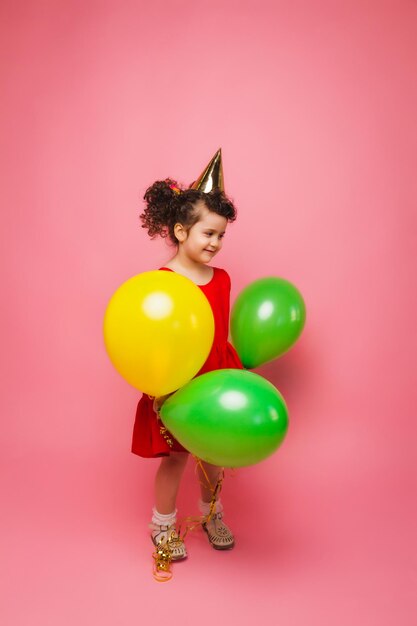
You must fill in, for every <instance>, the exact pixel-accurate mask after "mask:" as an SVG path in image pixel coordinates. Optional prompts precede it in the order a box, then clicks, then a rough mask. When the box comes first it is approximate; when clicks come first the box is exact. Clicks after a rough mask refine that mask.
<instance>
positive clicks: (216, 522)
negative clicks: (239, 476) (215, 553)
mask: <svg viewBox="0 0 417 626" xmlns="http://www.w3.org/2000/svg"><path fill="white" fill-rule="evenodd" d="M202 465H203V469H202V468H201V467H200V465H199V467H198V470H199V477H200V483H201V500H200V511H201V513H202V514H203V515H204V516H208V515H209V513H210V508H211V507H210V503H211V500H212V498H213V495H214V490H215V488H216V485H217V481H218V480H219V478H220V477H221V475H222V473H223V468H222V467H217V466H216V465H210V463H205V462H204V461H202ZM207 479H208V480H207ZM208 483H209V484H208ZM203 528H204V530H205V531H206V533H207V536H208V539H209V541H210V543H211V545H212V546H213V548H215V549H216V550H230V549H231V548H233V547H234V545H235V539H234V537H233V533H232V532H231V530H230V528H229V527H228V526H226V524H225V523H224V522H223V506H222V503H221V502H220V499H219V493H217V494H216V504H215V507H214V514H213V515H212V516H211V517H210V519H209V520H208V521H206V522H204V523H203Z"/></svg>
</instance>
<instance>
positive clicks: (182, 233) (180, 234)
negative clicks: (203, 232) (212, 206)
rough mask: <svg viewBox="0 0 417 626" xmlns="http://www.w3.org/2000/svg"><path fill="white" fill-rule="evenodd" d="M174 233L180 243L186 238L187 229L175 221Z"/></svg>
mask: <svg viewBox="0 0 417 626" xmlns="http://www.w3.org/2000/svg"><path fill="white" fill-rule="evenodd" d="M174 235H175V237H176V238H177V239H178V241H179V242H180V243H182V242H183V241H185V240H186V239H187V231H186V230H185V228H184V226H183V225H182V224H180V223H179V222H177V223H176V224H175V226H174Z"/></svg>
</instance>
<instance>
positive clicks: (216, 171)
mask: <svg viewBox="0 0 417 626" xmlns="http://www.w3.org/2000/svg"><path fill="white" fill-rule="evenodd" d="M190 189H198V190H199V191H203V192H204V193H209V192H210V191H212V190H213V189H220V191H224V178H223V165H222V149H221V148H219V149H218V150H217V152H216V154H215V155H214V157H213V158H212V159H211V161H210V163H209V164H208V165H207V167H206V169H205V170H204V171H203V172H202V173H201V174H200V176H199V177H198V179H197V180H196V181H195V182H194V183H193V184H192V185H191V187H190Z"/></svg>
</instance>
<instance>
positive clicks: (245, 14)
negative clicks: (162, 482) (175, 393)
mask: <svg viewBox="0 0 417 626" xmlns="http://www.w3.org/2000/svg"><path fill="white" fill-rule="evenodd" d="M0 24H1V29H2V32H1V33H0V41H1V42H2V51H3V55H2V66H1V69H2V87H3V89H2V91H4V93H5V94H6V97H3V98H2V101H1V107H2V115H1V116H0V120H1V121H0V123H1V125H2V129H1V132H0V136H1V137H2V142H3V144H4V147H5V149H4V150H3V151H2V156H1V168H0V172H1V175H2V184H1V187H0V189H1V199H2V224H1V226H2V227H1V230H0V233H1V238H2V241H1V242H0V254H1V264H0V267H1V269H2V271H3V273H4V276H3V277H2V283H1V284H2V307H1V309H0V314H1V324H0V332H1V346H2V350H1V372H0V373H1V381H2V392H1V400H0V401H1V407H0V408H1V411H0V416H1V417H0V419H1V439H0V441H1V443H0V446H1V447H0V467H1V469H0V487H1V499H0V502H1V514H0V543H1V546H0V554H1V568H0V571H1V584H0V623H1V624H2V625H3V624H4V625H5V626H57V625H59V626H67V625H68V626H69V625H71V626H72V625H74V624H77V626H78V625H79V626H86V625H87V624H88V625H91V624H99V625H100V626H115V625H117V626H118V625H121V626H125V625H126V626H127V625H128V624H129V625H130V624H136V623H144V624H162V623H167V624H174V625H176V624H178V625H179V624H190V625H191V624H192V625H195V624H201V625H203V626H205V625H206V624H207V625H209V624H219V625H222V624H225V625H226V624H227V625H230V624H231V625H234V624H237V625H239V626H246V625H248V626H249V625H252V624H261V623H262V624H263V623H265V624H279V626H316V625H317V626H352V625H355V626H356V625H360V626H362V625H363V626H393V625H395V626H397V625H399V626H414V625H415V624H416V623H417V532H416V529H417V505H416V502H417V497H416V496H417V489H416V487H417V484H416V483H417V462H416V460H417V456H416V435H417V420H416V414H417V412H416V405H417V402H416V399H417V398H416V381H415V374H416V371H417V360H416V354H417V335H416V313H415V311H416V304H417V302H416V289H415V283H416V280H415V267H416V252H415V251H416V242H415V231H416V222H417V218H416V206H417V187H416V148H417V137H416V128H415V111H416V110H417V89H416V59H417V43H416V42H417V37H416V24H417V5H416V4H415V3H414V2H409V1H405V0H402V1H399V2H395V3H394V2H389V1H388V0H387V1H385V0H383V1H381V0H378V1H376V0H375V1H374V0H366V1H359V0H358V1H352V2H347V1H346V2H337V3H335V2H331V1H330V0H327V1H326V0H324V1H323V2H310V1H309V0H295V1H294V2H284V1H280V0H277V1H276V2H267V1H266V0H259V1H258V2H252V1H249V0H242V1H241V2H239V3H235V2H231V1H228V0H224V1H223V2H217V0H214V2H212V3H210V4H207V3H203V2H200V1H199V0H196V1H194V2H191V1H188V0H184V1H180V0H174V1H173V2H168V1H164V2H162V1H160V0H157V1H156V2H152V3H144V2H138V1H136V0H135V1H133V0H131V1H126V2H116V1H115V0H107V1H106V2H86V3H78V2H75V1H70V0H68V1H58V2H56V1H55V2H52V1H50V2H48V1H45V2H41V3H39V2H32V1H31V0H30V1H28V2H24V3H23V2H13V3H12V2H3V3H2V4H1V7H0ZM4 88H5V89H4ZM220 146H222V149H223V158H224V171H225V181H226V188H227V191H228V192H229V193H230V195H231V196H232V197H233V198H234V200H235V202H236V204H237V205H238V208H239V217H238V220H237V221H236V223H235V224H233V225H231V226H230V228H229V230H228V232H227V235H226V239H225V243H224V246H223V249H222V251H221V254H220V255H219V257H218V258H216V265H219V266H220V267H225V268H226V269H227V270H228V271H229V273H230V275H231V277H232V281H233V290H232V299H233V298H234V297H235V296H236V295H237V293H238V292H239V291H240V289H242V288H243V287H244V286H245V285H246V284H248V283H249V282H251V281H252V280H255V279H257V278H259V277H262V276H266V275H277V276H282V277H284V278H286V279H287V280H290V281H291V282H293V283H294V284H296V285H297V287H298V288H299V289H300V291H301V292H302V294H303V296H304V298H305V301H306V305H307V324H306V327H305V330H304V333H303V335H302V337H301V338H300V340H299V342H298V343H297V345H296V346H295V347H294V348H293V350H291V351H290V352H289V353H288V354H287V355H285V356H284V357H283V358H281V359H279V360H278V361H276V362H273V363H271V364H268V365H265V366H264V367H262V368H260V369H259V370H258V371H259V373H261V374H262V375H264V376H265V377H266V378H268V379H269V380H271V381H272V382H273V383H274V384H275V385H276V386H277V387H278V389H279V390H280V391H281V392H282V394H283V395H284V397H285V399H286V401H287V404H288V407H289V413H290V428H289V432H288V435H287V438H286V440H285V441H284V443H283V445H282V447H281V449H280V450H278V452H277V453H276V454H275V455H274V456H273V457H271V458H270V459H268V460H266V461H264V462H263V463H260V464H259V465H257V466H255V467H249V468H245V469H242V470H237V471H236V472H234V473H233V474H231V472H228V474H227V477H226V481H225V486H224V491H223V501H224V504H225V508H226V520H227V521H228V523H229V524H230V526H231V527H232V528H233V530H234V531H235V534H236V548H235V550H233V551H232V552H230V553H218V552H215V551H214V550H212V549H211V548H210V546H209V545H208V543H207V540H206V537H205V536H204V535H203V533H202V532H201V531H196V532H194V533H193V534H191V535H190V536H189V537H188V541H187V545H188V551H189V558H188V560H187V561H186V562H184V563H178V564H176V565H175V566H174V577H173V579H172V581H171V582H169V583H167V584H158V583H156V582H155V581H154V580H153V578H152V558H151V553H152V548H151V544H150V541H149V537H148V534H147V533H148V530H147V524H148V521H149V515H150V510H151V507H152V504H153V496H152V480H153V475H154V471H155V468H156V463H157V462H156V461H146V460H143V459H139V458H137V457H134V456H133V455H131V454H130V452H129V449H130V437H131V431H132V426H133V418H134V411H135V405H136V401H137V397H138V392H137V391H136V390H134V389H132V388H130V387H129V386H128V384H127V383H125V382H124V381H123V380H122V379H121V378H120V377H119V376H118V375H117V374H116V372H115V371H114V370H113V368H112V366H111V364H110V362H109V360H108V358H107V356H106V354H105V351H104V346H103V340H102V321H103V314H104V310H105V307H106V304H107V302H108V300H109V298H110V296H111V294H112V293H113V292H114V291H115V289H116V288H117V287H118V286H119V285H120V284H121V283H122V282H123V281H124V280H126V279H127V278H128V277H130V276H132V275H134V274H137V273H140V272H142V271H145V270H149V269H153V268H156V267H159V266H161V265H162V264H163V263H164V262H165V261H166V260H167V258H168V256H169V254H170V252H169V250H168V249H167V248H166V247H165V246H164V244H161V242H156V241H155V242H151V241H149V240H147V238H146V234H145V232H144V231H142V230H141V229H140V228H139V227H138V221H137V214H138V212H139V210H140V197H141V196H142V195H143V192H144V189H145V188H146V186H147V185H148V184H150V183H151V182H153V180H155V179H156V178H158V177H164V178H165V177H166V176H172V177H177V178H178V179H179V180H180V181H181V182H184V183H186V182H191V181H192V180H194V179H195V177H196V175H198V174H199V173H200V171H201V169H202V167H203V166H204V165H205V163H207V161H208V160H209V159H210V157H211V156H212V154H214V152H215V151H216V150H217V148H218V147H220ZM196 500H197V484H196V480H195V476H194V472H193V467H192V464H191V463H190V465H189V467H188V469H187V474H186V478H185V481H184V484H183V485H182V489H181V493H180V498H179V509H180V514H181V515H190V514H195V513H196V512H197V511H196Z"/></svg>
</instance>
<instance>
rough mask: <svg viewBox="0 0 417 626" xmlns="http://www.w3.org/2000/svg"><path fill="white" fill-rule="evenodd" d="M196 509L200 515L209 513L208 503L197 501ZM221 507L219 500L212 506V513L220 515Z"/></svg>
mask: <svg viewBox="0 0 417 626" xmlns="http://www.w3.org/2000/svg"><path fill="white" fill-rule="evenodd" d="M198 508H199V509H200V512H201V514H202V515H208V514H209V513H210V502H203V500H199V502H198ZM222 511H223V505H222V503H221V501H220V500H216V504H215V505H214V513H222Z"/></svg>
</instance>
